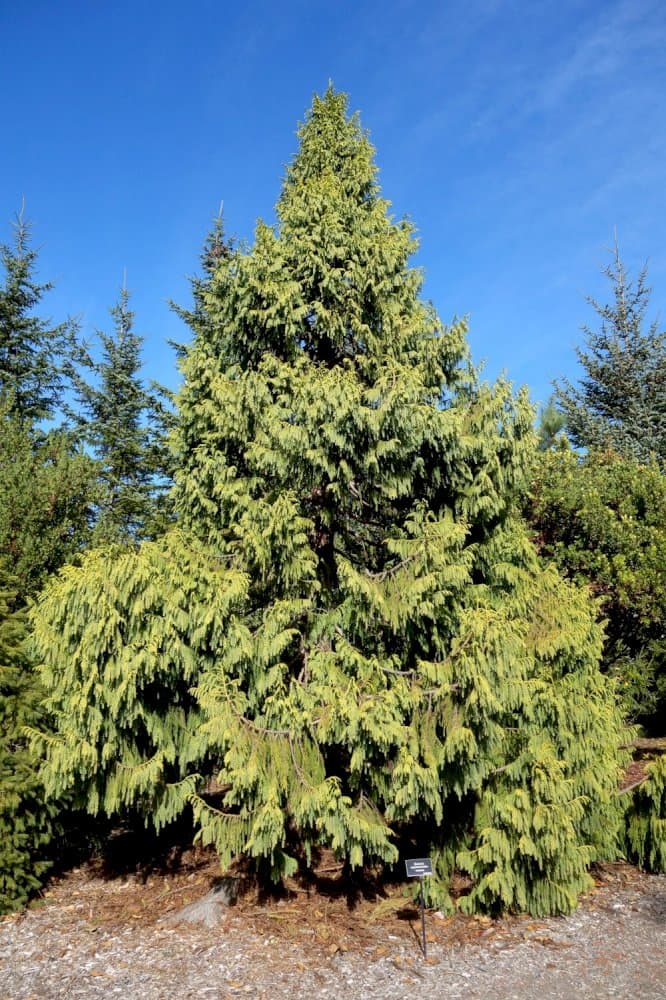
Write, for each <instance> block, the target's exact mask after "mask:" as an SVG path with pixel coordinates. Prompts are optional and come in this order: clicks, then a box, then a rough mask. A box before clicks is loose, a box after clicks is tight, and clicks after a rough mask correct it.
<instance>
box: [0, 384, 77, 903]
mask: <svg viewBox="0 0 666 1000" xmlns="http://www.w3.org/2000/svg"><path fill="white" fill-rule="evenodd" d="M93 488H94V468H93V463H92V462H91V460H90V459H89V458H88V457H87V456H85V455H83V454H80V453H77V452H75V451H73V450H72V446H71V441H70V439H69V437H68V436H67V435H64V434H62V433H60V432H56V431H52V432H50V433H48V434H44V433H42V432H39V431H34V430H33V429H32V428H30V427H29V425H28V423H27V421H26V419H25V417H22V416H21V415H20V414H19V413H18V412H17V411H16V409H15V408H14V407H13V405H12V403H11V402H8V401H4V402H3V401H1V400H0V912H6V911H8V910H10V909H12V908H14V907H16V906H19V905H21V904H22V903H24V902H25V900H26V898H27V896H28V894H29V893H31V892H32V891H33V890H34V889H36V888H37V887H38V885H39V878H40V876H41V875H42V874H43V872H44V871H45V870H46V868H47V867H48V865H47V856H48V842H49V839H50V836H51V831H52V819H53V817H54V814H55V813H56V812H57V805H56V804H55V803H53V802H51V803H46V802H45V797H44V789H43V786H42V784H41V782H40V780H39V777H38V773H37V772H38V761H37V760H36V759H35V756H34V754H33V753H32V752H31V751H30V749H29V747H28V745H27V740H26V738H25V733H24V731H23V730H24V727H25V726H28V725H36V724H38V723H43V722H44V715H43V711H42V708H41V696H42V693H43V692H42V691H41V689H40V687H39V684H38V681H37V678H36V676H35V673H34V670H33V664H32V662H31V659H30V657H29V654H28V648H29V644H30V643H29V638H30V637H29V631H28V623H27V615H26V610H25V609H26V604H27V603H28V601H29V600H30V599H31V598H32V597H34V596H35V594H36V593H37V591H38V590H39V589H40V587H41V586H42V585H43V584H44V583H45V581H46V580H47V579H48V577H49V576H50V575H51V574H53V573H54V572H55V571H56V570H57V569H58V568H59V567H60V566H61V565H62V564H63V563H64V562H65V561H67V560H69V559H72V558H74V557H75V556H76V555H77V554H78V553H79V552H80V551H81V548H82V546H83V544H84V543H85V541H86V539H87V538H88V535H89V518H90V499H91V494H92V491H93Z"/></svg>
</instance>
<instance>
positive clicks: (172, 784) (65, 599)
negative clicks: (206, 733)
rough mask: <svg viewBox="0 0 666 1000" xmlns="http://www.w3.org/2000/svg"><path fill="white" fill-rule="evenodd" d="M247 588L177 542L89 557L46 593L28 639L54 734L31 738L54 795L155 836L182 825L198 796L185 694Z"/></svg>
mask: <svg viewBox="0 0 666 1000" xmlns="http://www.w3.org/2000/svg"><path fill="white" fill-rule="evenodd" d="M244 587H245V581H244V579H243V577H242V576H240V575H238V574H233V573H227V572H225V571H223V570H222V569H221V568H220V565H219V563H218V562H217V560H215V559H212V558H210V557H209V556H208V555H207V554H205V553H201V552H200V551H199V550H198V549H197V548H196V547H195V548H189V547H186V546H185V545H184V543H183V541H182V539H181V537H180V535H179V534H177V533H174V534H172V535H169V536H166V537H165V539H164V540H163V544H162V545H161V546H159V547H158V546H157V545H156V544H155V543H146V544H144V545H143V546H142V547H141V549H140V550H139V551H136V550H135V549H133V548H121V547H119V546H116V547H112V548H110V549H102V550H93V551H91V552H89V553H87V554H86V555H85V556H84V557H83V559H82V561H81V565H80V566H69V567H67V568H65V569H63V570H62V571H61V573H60V574H59V576H58V577H57V578H56V579H55V580H53V581H51V582H50V584H49V585H48V586H47V588H46V591H45V593H44V596H43V597H42V599H41V602H40V605H39V607H38V609H37V612H36V614H35V616H34V617H35V622H34V636H33V641H34V643H35V646H36V648H37V649H38V650H39V652H40V655H41V662H42V668H41V677H42V682H43V684H44V687H45V689H46V691H47V697H46V699H45V703H44V704H45V709H46V711H47V712H48V714H49V717H50V718H51V719H52V720H53V723H54V727H55V734H54V735H53V734H51V733H50V732H41V733H40V732H38V731H34V732H33V737H34V740H35V743H36V744H37V745H38V746H40V747H41V749H42V753H43V756H44V758H45V761H46V766H45V768H44V783H45V787H46V790H47V793H48V794H49V795H50V796H52V797H58V796H60V795H63V794H64V793H65V792H67V793H68V794H69V793H72V794H73V796H74V804H75V806H79V807H84V808H86V809H87V810H88V811H89V812H90V813H92V814H98V813H105V814H106V815H109V816H112V815H116V814H122V813H123V812H124V811H127V810H132V811H134V812H136V813H138V814H139V815H143V816H144V817H145V819H146V822H147V823H152V824H153V825H154V826H155V827H156V828H157V829H160V827H162V826H164V825H165V824H167V823H169V822H170V821H171V820H172V819H173V818H174V817H175V816H176V815H178V813H179V812H180V811H181V809H182V808H183V805H184V802H185V798H186V795H187V794H188V793H189V792H191V791H193V790H194V788H195V787H196V780H195V779H194V778H193V777H192V775H193V774H194V769H193V768H192V767H191V764H192V763H193V759H192V756H191V752H190V741H191V738H192V733H193V732H194V731H196V729H197V727H198V725H199V724H200V712H199V710H198V708H197V706H196V704H195V702H194V699H193V698H192V695H191V693H190V688H191V686H192V684H193V681H194V680H195V679H196V677H197V675H198V672H199V671H200V670H201V667H202V664H203V663H205V661H206V658H207V657H208V656H210V655H211V653H210V650H213V649H216V648H217V647H218V646H219V645H220V642H221V638H222V636H223V634H224V630H225V625H226V621H227V619H228V617H229V614H230V609H231V608H232V607H233V605H234V603H235V602H236V601H237V600H238V598H239V596H242V593H243V590H244Z"/></svg>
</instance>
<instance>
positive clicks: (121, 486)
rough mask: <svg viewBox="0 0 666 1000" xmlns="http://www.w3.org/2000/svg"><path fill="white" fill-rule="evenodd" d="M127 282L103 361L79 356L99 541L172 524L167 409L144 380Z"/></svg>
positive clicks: (82, 430) (80, 422)
mask: <svg viewBox="0 0 666 1000" xmlns="http://www.w3.org/2000/svg"><path fill="white" fill-rule="evenodd" d="M129 301H130V295H129V292H128V290H127V288H126V287H125V284H123V287H122V289H121V291H120V294H119V297H118V301H117V303H116V304H115V306H113V308H112V309H111V310H110V312H111V317H112V319H113V332H112V333H105V332H103V331H99V332H98V337H99V342H100V347H101V356H100V358H99V359H98V360H95V359H93V357H92V356H91V355H90V353H89V352H88V351H86V350H81V351H80V352H79V363H80V365H81V366H82V367H83V369H84V370H87V371H88V372H89V373H90V375H91V376H92V382H91V381H86V379H85V378H84V377H83V376H82V374H81V371H80V370H79V372H78V373H77V374H76V375H75V376H74V382H75V387H76V390H77V395H78V399H79V404H80V411H79V413H78V414H76V415H75V423H76V425H77V426H78V430H79V434H80V436H81V438H82V439H83V441H85V443H86V444H87V445H88V446H89V447H90V448H91V450H92V453H93V455H94V456H95V457H96V458H97V460H98V462H99V469H100V472H99V490H98V496H97V504H96V524H95V540H96V541H97V542H100V543H101V542H104V541H136V540H140V539H141V538H145V537H151V536H152V535H154V534H155V533H157V532H159V530H160V528H161V527H162V526H163V524H164V521H165V494H166V490H167V486H168V476H167V467H168V465H169V459H168V455H167V449H166V444H165V441H164V438H163V436H162V435H161V426H162V420H161V415H160V412H161V411H160V404H159V401H158V398H157V396H156V394H155V393H153V392H151V391H150V390H149V389H148V388H147V387H146V386H145V385H144V383H143V382H142V380H141V374H140V372H141V347H142V338H141V337H140V336H138V335H137V334H136V333H135V332H134V312H133V311H132V310H131V309H130V306H129Z"/></svg>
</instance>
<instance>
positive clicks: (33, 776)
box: [0, 558, 56, 914]
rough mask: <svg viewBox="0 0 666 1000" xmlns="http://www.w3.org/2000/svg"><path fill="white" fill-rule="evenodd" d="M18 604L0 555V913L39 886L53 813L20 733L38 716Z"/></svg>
mask: <svg viewBox="0 0 666 1000" xmlns="http://www.w3.org/2000/svg"><path fill="white" fill-rule="evenodd" d="M16 604H17V591H16V582H15V580H14V579H13V577H12V574H11V573H10V572H9V570H8V568H7V563H6V560H5V559H4V558H0V914H2V913H8V912H10V911H11V910H13V909H16V908H17V907H19V906H21V905H23V904H24V903H25V902H26V901H27V899H28V897H29V896H30V894H31V893H32V892H33V891H34V890H35V889H37V888H38V887H39V885H40V876H41V875H42V874H43V872H44V871H45V870H46V868H47V867H48V863H47V862H46V860H45V857H44V849H45V847H46V845H47V844H48V842H49V840H50V837H51V820H52V818H53V815H54V813H55V811H56V810H55V807H54V806H53V805H52V804H51V805H48V804H45V802H44V791H43V788H42V785H41V783H40V781H39V779H38V777H37V770H36V767H35V760H34V757H33V755H32V753H31V752H30V750H29V749H28V747H27V745H26V739H25V734H24V732H23V727H24V726H29V725H35V724H36V723H37V722H38V720H39V719H40V704H39V702H40V691H39V688H38V685H37V683H36V679H35V676H34V674H33V672H32V670H31V664H30V661H29V657H28V651H27V646H28V644H27V621H26V616H25V613H24V612H23V611H22V610H21V609H20V608H18V609H17V607H16Z"/></svg>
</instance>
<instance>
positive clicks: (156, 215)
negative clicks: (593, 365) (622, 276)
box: [0, 0, 666, 401]
mask: <svg viewBox="0 0 666 1000" xmlns="http://www.w3.org/2000/svg"><path fill="white" fill-rule="evenodd" d="M0 51H1V52H2V58H1V59H0V93H1V94H2V103H3V112H4V113H3V133H4V136H5V139H4V141H3V146H4V149H3V152H2V155H1V156H0V193H1V195H2V198H1V203H0V217H4V219H6V220H7V224H6V225H5V226H4V229H0V232H1V233H2V240H7V239H8V238H9V233H10V230H9V225H8V223H9V220H10V219H11V217H12V215H13V214H14V213H15V211H16V210H17V208H18V207H19V206H20V203H21V198H22V197H23V196H25V200H26V206H27V215H28V216H29V217H30V218H31V219H32V220H33V223H34V234H35V242H36V244H37V245H39V246H40V247H41V248H42V249H41V257H40V260H41V272H40V273H41V276H42V277H43V278H45V279H46V278H48V279H53V280H55V281H56V283H57V287H56V290H55V291H54V292H53V293H51V295H50V296H49V298H48V300H47V303H46V304H45V309H47V310H48V312H49V313H50V314H51V315H53V317H54V318H55V319H60V318H62V317H63V316H64V315H65V314H68V313H69V314H76V315H78V316H79V317H80V319H81V322H82V325H83V329H84V331H85V332H86V334H87V335H88V336H89V335H90V334H91V331H92V329H93V328H94V327H96V326H97V327H99V326H107V327H108V321H107V319H108V317H107V312H106V310H107V308H108V306H110V305H111V304H112V303H113V301H114V299H115V297H116V294H117V291H118V288H119V286H120V284H121V282H122V276H123V269H124V268H127V275H128V279H127V280H128V286H129V287H130V288H131V289H132V291H133V305H134V308H135V310H136V313H137V318H136V329H137V332H139V333H142V334H143V335H144V337H145V355H146V372H147V374H148V375H149V376H150V377H152V378H156V379H158V380H160V381H163V382H166V383H167V384H170V385H174V384H176V380H177V376H176V372H175V366H174V361H173V355H172V353H171V351H170V350H169V348H168V347H166V346H165V339H166V338H168V337H170V338H175V339H180V340H182V339H183V338H184V337H185V336H186V331H185V328H184V327H183V326H182V325H181V323H180V321H179V320H178V319H177V318H176V317H175V316H174V315H173V314H171V313H170V312H169V309H168V306H167V299H169V298H174V299H176V300H178V301H180V302H182V303H186V302H187V301H188V297H189V286H188V282H187V275H188V274H191V273H192V272H193V271H194V270H195V269H196V266H197V258H198V253H199V250H200V247H201V244H202V241H203V238H204V236H205V233H206V232H207V230H208V228H209V224H210V222H211V220H212V217H213V216H214V215H215V213H216V211H217V209H218V206H219V204H220V202H221V201H222V200H223V201H224V207H225V218H226V221H227V228H228V231H230V232H231V233H234V234H235V235H237V236H239V237H244V238H248V239H249V238H251V236H252V231H253V228H254V225H255V221H256V218H257V217H259V216H261V217H263V218H265V219H271V218H272V212H273V205H274V203H275V201H276V199H277V196H278V193H279V188H280V181H281V178H282V176H283V172H284V167H285V164H286V163H287V162H288V161H289V159H290V158H291V156H292V155H293V153H294V152H295V149H296V139H295V135H294V132H295V128H296V125H297V123H298V121H299V120H302V118H303V115H304V113H305V110H306V109H307V107H308V106H309V104H310V101H311V98H312V94H313V92H315V91H317V92H321V91H322V90H323V89H324V88H325V87H326V84H327V82H328V80H329V79H332V80H333V82H334V84H335V86H336V88H338V89H340V90H344V91H346V92H347V93H349V95H350V103H351V107H352V109H355V110H356V109H358V110H360V112H361V117H362V121H363V124H364V125H365V126H366V127H367V128H368V129H369V130H370V134H371V138H372V141H373V142H374V144H375V146H376V148H377V161H378V164H379V167H380V171H381V174H380V179H381V183H382V187H383V193H384V195H385V196H386V197H387V198H389V199H390V200H391V201H392V203H393V210H394V212H395V214H396V215H398V216H399V215H403V214H406V215H409V217H410V218H411V219H412V220H413V221H414V223H415V224H416V226H417V228H418V230H419V233H420V240H421V249H420V252H419V256H418V262H419V263H420V264H421V265H422V266H423V268H424V269H425V272H426V283H425V290H424V293H425V295H426V296H427V297H428V298H431V299H432V300H433V301H434V303H435V305H436V307H437V309H438V311H439V314H440V316H441V317H442V319H443V320H444V321H447V320H450V319H451V318H452V317H453V316H454V315H458V316H460V315H465V314H467V315H469V319H470V343H471V347H472V353H473V357H474V359H475V361H477V362H478V361H481V360H482V359H485V361H486V368H485V371H486V375H487V377H489V378H495V377H496V376H497V374H498V373H499V372H500V371H502V370H504V371H505V372H506V373H507V375H508V376H509V378H510V379H511V380H512V382H514V384H515V385H516V386H518V385H521V384H527V385H528V386H529V387H530V390H531V393H532V396H533V398H534V399H535V401H543V400H545V399H546V398H547V396H548V395H549V392H550V383H551V380H552V379H553V378H555V377H558V376H561V375H564V374H568V375H570V376H571V375H572V374H574V373H575V358H574V351H573V348H574V345H575V344H576V343H579V342H580V339H581V334H580V331H579V327H580V324H581V323H583V322H585V321H587V320H593V314H592V313H591V311H590V310H589V307H588V306H587V305H586V303H585V301H584V296H585V294H586V293H589V294H593V295H596V296H597V297H601V298H602V299H604V298H605V296H606V290H607V286H606V284H605V282H604V279H603V278H602V277H601V276H600V273H599V271H600V268H601V266H602V265H603V264H604V263H605V262H606V260H607V254H606V251H605V248H606V247H608V246H609V244H610V243H611V242H612V240H613V232H614V229H615V228H617V232H618V236H619V241H620V247H621V251H622V254H623V257H624V259H625V262H626V263H627V264H628V265H629V266H630V268H631V269H632V270H634V271H635V270H636V269H637V268H638V267H639V266H640V265H641V263H642V262H643V261H644V260H645V259H648V261H649V275H650V283H651V284H652V286H653V288H654V291H653V297H652V303H653V307H654V312H655V313H660V315H661V317H662V319H663V318H664V316H665V314H666V245H665V243H664V231H665V223H666V183H665V181H666V99H665V98H666V5H665V4H664V2H663V0H557V2H551V0H465V2H462V0H450V2H447V0H444V2H439V3H435V2H429V3H428V2H418V0H384V2H378V0H368V2H359V3H354V2H348V0H338V2H335V0H329V2H327V3H322V2H318V0H308V2H305V0H283V2H282V3H269V2H260V0H250V2H246V3H245V4H237V3H234V4H231V3H228V2H225V0H217V2H214V3H210V2H207V0H190V2H189V3H187V4H186V3H184V2H178V3H176V2H172V0H162V2H161V3H159V4H158V3H156V2H153V3H148V2H146V0H134V2H127V0H113V2H111V0H109V2H105V0H86V2H84V0H80V2H74V0H48V2H47V0H31V2H30V3H25V4H18V3H13V2H11V0H0Z"/></svg>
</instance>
